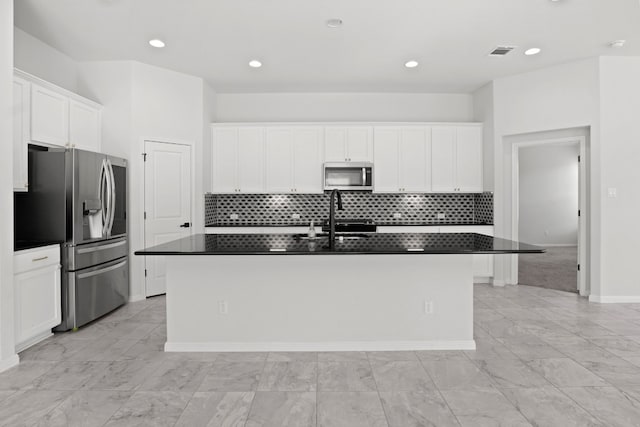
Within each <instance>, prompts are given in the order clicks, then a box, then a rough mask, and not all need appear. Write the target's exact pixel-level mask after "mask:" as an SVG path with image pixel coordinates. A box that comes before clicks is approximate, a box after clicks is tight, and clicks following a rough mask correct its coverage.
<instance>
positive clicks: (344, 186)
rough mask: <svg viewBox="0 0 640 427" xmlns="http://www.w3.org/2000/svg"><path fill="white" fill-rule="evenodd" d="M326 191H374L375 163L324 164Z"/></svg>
mask: <svg viewBox="0 0 640 427" xmlns="http://www.w3.org/2000/svg"><path fill="white" fill-rule="evenodd" d="M324 189H325V190H347V191H357V190H360V191H372V190H373V163H368V162H336V163H325V164H324Z"/></svg>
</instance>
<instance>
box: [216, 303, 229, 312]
mask: <svg viewBox="0 0 640 427" xmlns="http://www.w3.org/2000/svg"><path fill="white" fill-rule="evenodd" d="M218 311H220V314H228V313H229V303H227V301H224V300H223V301H218Z"/></svg>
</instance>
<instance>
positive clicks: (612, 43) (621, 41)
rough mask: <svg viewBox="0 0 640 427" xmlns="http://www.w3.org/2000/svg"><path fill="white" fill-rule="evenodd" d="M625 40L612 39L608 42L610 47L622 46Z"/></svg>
mask: <svg viewBox="0 0 640 427" xmlns="http://www.w3.org/2000/svg"><path fill="white" fill-rule="evenodd" d="M626 42H627V41H626V40H614V41H612V42H611V43H609V46H610V47H624V44H625V43H626Z"/></svg>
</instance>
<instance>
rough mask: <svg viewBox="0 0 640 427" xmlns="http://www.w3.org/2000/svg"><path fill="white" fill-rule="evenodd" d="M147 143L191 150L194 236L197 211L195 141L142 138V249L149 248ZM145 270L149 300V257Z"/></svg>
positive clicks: (140, 220)
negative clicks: (145, 216) (184, 147)
mask: <svg viewBox="0 0 640 427" xmlns="http://www.w3.org/2000/svg"><path fill="white" fill-rule="evenodd" d="M147 142H155V143H160V144H171V145H183V146H188V147H189V148H190V150H189V151H190V153H191V154H190V159H189V166H190V169H191V173H190V175H191V176H190V177H189V179H190V184H191V194H190V195H189V197H190V198H191V201H190V203H189V205H190V211H191V212H190V213H191V215H190V216H191V227H190V229H189V232H190V233H191V234H194V232H195V227H194V221H193V218H194V213H195V211H196V198H195V196H196V194H195V190H196V188H195V183H196V171H195V167H196V159H195V151H196V150H195V145H196V144H195V142H193V141H184V140H175V139H173V140H169V139H164V138H140V154H141V155H140V160H139V161H140V170H141V171H142V179H141V180H140V194H141V195H142V197H141V201H140V202H139V207H140V215H139V218H138V224H139V225H140V227H141V230H142V247H144V248H145V249H146V247H147V227H146V221H145V218H144V213H145V212H146V200H147V197H146V196H147V194H146V181H147V173H146V172H147V171H146V161H145V157H144V154H145V153H146V146H147ZM142 268H143V269H144V271H143V279H144V297H145V299H146V298H147V275H146V271H147V257H146V256H144V257H143V267H142Z"/></svg>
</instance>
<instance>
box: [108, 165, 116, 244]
mask: <svg viewBox="0 0 640 427" xmlns="http://www.w3.org/2000/svg"><path fill="white" fill-rule="evenodd" d="M107 170H108V175H109V177H108V179H109V182H110V185H109V189H110V190H111V194H110V202H111V203H110V205H109V212H108V214H109V218H108V223H107V224H108V228H107V237H111V230H112V229H113V221H114V219H115V210H116V178H115V175H114V174H113V165H112V164H111V160H108V159H107Z"/></svg>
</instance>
